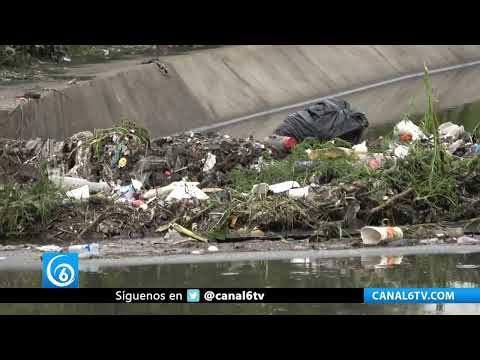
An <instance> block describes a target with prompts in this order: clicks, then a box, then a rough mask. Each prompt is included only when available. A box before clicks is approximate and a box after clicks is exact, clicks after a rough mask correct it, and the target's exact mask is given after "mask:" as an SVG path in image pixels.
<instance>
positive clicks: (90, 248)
mask: <svg viewBox="0 0 480 360" xmlns="http://www.w3.org/2000/svg"><path fill="white" fill-rule="evenodd" d="M68 251H70V252H76V253H78V257H79V258H90V257H96V256H100V247H99V245H98V244H84V245H72V246H69V247H68Z"/></svg>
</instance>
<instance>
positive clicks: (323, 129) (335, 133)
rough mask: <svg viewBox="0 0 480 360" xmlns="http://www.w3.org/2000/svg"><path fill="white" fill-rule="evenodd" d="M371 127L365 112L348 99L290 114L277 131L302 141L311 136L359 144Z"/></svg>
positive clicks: (328, 101) (281, 134)
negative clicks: (353, 105)
mask: <svg viewBox="0 0 480 360" xmlns="http://www.w3.org/2000/svg"><path fill="white" fill-rule="evenodd" d="M367 127H368V119H367V117H366V116H365V114H363V113H360V112H356V111H354V110H352V109H351V107H350V104H349V103H348V102H346V101H345V100H341V99H330V100H324V101H321V102H319V103H316V104H314V105H312V106H310V107H308V108H306V109H305V110H302V111H298V112H295V113H293V114H290V115H288V117H287V119H286V120H285V121H284V122H283V123H282V125H280V126H279V127H278V128H277V129H276V130H275V131H274V134H276V135H280V136H290V137H294V138H295V139H297V141H298V142H302V141H303V140H305V139H306V138H308V137H311V138H317V139H320V140H324V141H328V140H332V139H335V138H340V139H343V140H346V141H348V142H350V143H352V144H358V143H359V142H360V140H361V138H362V134H363V132H364V130H365V129H366V128H367Z"/></svg>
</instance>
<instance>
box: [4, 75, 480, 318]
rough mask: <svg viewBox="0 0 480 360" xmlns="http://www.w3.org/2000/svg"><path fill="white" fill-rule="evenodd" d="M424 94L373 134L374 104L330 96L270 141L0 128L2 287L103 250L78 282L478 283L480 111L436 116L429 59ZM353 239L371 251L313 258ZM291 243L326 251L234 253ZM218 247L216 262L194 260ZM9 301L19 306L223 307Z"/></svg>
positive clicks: (121, 126)
mask: <svg viewBox="0 0 480 360" xmlns="http://www.w3.org/2000/svg"><path fill="white" fill-rule="evenodd" d="M425 90H426V96H427V99H428V101H427V108H426V109H425V113H424V114H423V115H422V116H415V115H405V117H404V118H402V119H399V121H397V122H395V123H393V124H391V125H390V126H389V127H388V129H385V130H381V131H382V133H381V134H379V133H378V131H379V130H378V129H373V130H374V131H373V132H371V133H370V134H368V136H367V137H365V130H367V128H368V125H369V124H368V114H364V113H363V112H357V111H356V110H355V109H352V108H351V107H350V104H349V103H347V102H345V101H343V100H341V99H331V100H326V101H323V102H320V103H318V104H315V105H313V106H310V107H308V108H306V109H305V110H304V111H300V112H297V113H294V114H291V116H288V117H287V119H286V120H285V121H284V123H283V124H282V125H281V126H280V127H279V128H277V129H272V136H270V137H269V138H265V139H264V140H262V141H261V140H258V139H254V138H253V137H251V138H246V139H245V138H234V137H230V136H228V135H221V134H217V133H206V134H200V133H196V134H194V133H185V134H180V135H176V136H170V137H162V138H150V136H149V133H148V131H147V130H146V129H143V128H141V127H139V126H137V125H136V124H135V123H134V122H131V121H128V120H124V121H121V122H119V123H118V124H117V125H116V126H115V127H113V128H111V129H95V130H94V131H84V132H80V133H78V134H75V135H73V136H71V137H70V138H67V139H63V140H58V139H39V138H37V139H30V140H19V139H0V145H1V146H2V149H3V153H2V157H1V158H0V161H1V162H0V170H1V172H0V195H1V196H0V202H1V203H0V212H1V213H0V269H2V271H1V272H0V287H37V286H39V285H40V280H41V279H40V278H41V273H40V272H39V271H38V268H39V266H40V263H41V261H40V259H41V256H42V254H43V253H44V252H51V251H55V252H58V251H60V252H61V251H75V252H80V258H81V259H82V258H94V259H89V261H90V262H89V263H88V266H87V267H85V266H84V267H83V270H84V271H83V272H82V273H81V280H80V287H188V286H195V287H231V286H232V284H234V285H235V287H239V286H241V287H257V288H261V287H373V286H376V287H382V286H385V287H400V286H403V287H405V286H412V287H446V286H452V287H462V286H478V274H479V273H478V271H479V270H478V269H477V267H478V265H479V264H480V262H479V258H478V256H479V255H476V254H472V253H475V252H480V236H479V234H480V217H479V216H478V213H479V210H480V198H479V193H480V192H479V191H480V136H479V135H480V129H479V127H478V126H477V125H478V117H477V114H478V113H479V111H478V106H477V105H476V104H470V105H466V106H464V107H462V108H461V109H452V110H449V111H447V112H446V113H442V114H438V115H437V114H436V113H435V111H434V104H433V103H434V101H433V95H432V89H431V87H430V83H429V78H428V70H427V69H426V71H425ZM476 109H477V110H476ZM319 119H320V120H321V121H319ZM319 124H320V125H319ZM442 246H444V248H445V249H446V250H445V252H448V251H450V253H451V255H415V251H413V252H412V251H410V252H408V254H407V255H405V254H403V255H405V256H403V257H402V256H389V257H382V256H378V257H372V256H368V255H366V256H363V257H361V258H360V255H361V253H362V252H361V250H369V249H372V248H373V249H378V250H379V252H380V253H379V254H376V255H384V254H382V249H385V250H387V249H392V248H399V249H401V248H405V249H406V248H407V247H408V248H415V247H418V248H421V247H432V248H437V249H438V248H440V249H441V248H442ZM455 247H457V248H456V249H457V250H455ZM465 247H467V248H468V250H465V251H464V252H463V250H462V249H465ZM447 248H448V249H449V250H448V251H447ZM341 250H343V251H347V252H348V251H351V252H355V251H358V253H357V254H353V255H352V254H351V253H350V254H349V255H346V254H347V253H345V255H346V256H348V257H347V258H343V259H342V258H335V259H333V258H331V259H330V258H329V256H328V255H325V254H324V255H322V259H315V253H316V252H320V251H323V252H325V251H332V252H334V251H341ZM281 251H290V252H292V255H291V256H290V258H295V255H294V254H293V252H295V251H297V252H299V253H300V252H302V253H305V252H311V253H312V255H311V256H305V257H303V256H302V258H300V259H296V260H295V261H293V262H292V261H291V259H285V258H283V259H282V260H269V259H268V256H267V257H266V258H264V260H261V261H260V260H258V259H254V260H252V261H249V262H238V261H237V262H226V261H230V260H229V258H228V255H229V254H242V253H248V252H257V253H268V252H272V254H273V253H275V252H281ZM439 252H440V253H441V251H434V253H436V254H438V253H439ZM212 253H215V255H217V258H216V262H215V263H208V262H203V261H201V260H196V259H195V257H198V258H201V257H202V256H204V257H207V256H210V255H212ZM364 254H365V253H364ZM424 254H429V252H428V251H427V252H424ZM430 254H432V252H430ZM467 254H468V255H467ZM186 255H188V256H190V257H193V258H192V259H191V261H189V264H166V263H164V264H158V265H153V264H150V265H146V264H144V266H128V261H126V262H125V263H124V264H123V265H122V264H121V262H119V263H117V265H120V267H119V266H117V267H109V266H106V267H102V266H103V265H105V264H106V263H105V261H107V265H108V261H109V260H115V261H116V260H119V259H120V260H121V259H129V258H130V259H131V258H142V257H143V258H154V257H159V256H160V257H166V256H186ZM222 256H224V257H223V258H222ZM336 256H339V255H336ZM350 256H353V257H350ZM96 258H100V259H97V260H99V262H95V260H96ZM273 258H274V256H273ZM92 260H93V262H92ZM25 264H33V266H25ZM80 265H81V269H82V260H81V261H80ZM83 265H86V263H84V264H83ZM22 267H23V269H22ZM0 308H1V311H2V312H6V313H14V312H17V311H18V312H24V311H27V312H32V313H35V312H41V313H48V312H49V311H52V312H59V311H60V312H61V311H65V312H78V313H129V312H143V313H158V312H160V313H161V312H169V313H175V312H178V313H189V312H192V313H208V312H209V311H210V310H209V309H213V307H209V306H208V305H207V306H202V307H200V308H193V307H189V306H187V305H173V304H169V305H168V306H167V305H162V306H159V305H141V306H139V305H136V306H135V308H133V307H131V306H129V305H128V304H126V305H115V306H113V305H108V306H107V305H105V306H98V307H97V306H95V307H93V306H88V305H78V306H77V305H75V306H74V305H61V306H60V305H35V306H33V305H15V306H11V307H0ZM220 308H222V309H224V310H225V312H227V311H228V312H231V313H289V314H290V313H293V314H294V313H312V312H313V313H358V312H360V313H377V312H379V313H392V312H393V313H395V312H398V313H432V312H439V311H440V312H441V311H447V312H448V311H452V312H468V311H471V310H472V308H468V307H460V306H458V307H448V308H447V307H446V306H444V307H434V308H433V309H432V308H431V307H429V306H402V307H395V306H388V310H387V307H385V308H384V307H379V306H370V307H362V308H360V307H358V306H353V305H348V306H347V305H340V304H338V305H321V306H320V305H311V306H306V307H305V306H303V305H302V306H301V307H300V306H296V305H288V306H287V305H282V306H275V305H251V306H250V305H249V306H244V305H242V307H238V306H236V305H226V304H222V305H221V306H220V305H218V304H216V305H215V311H216V312H218V309H220ZM212 311H213V310H212Z"/></svg>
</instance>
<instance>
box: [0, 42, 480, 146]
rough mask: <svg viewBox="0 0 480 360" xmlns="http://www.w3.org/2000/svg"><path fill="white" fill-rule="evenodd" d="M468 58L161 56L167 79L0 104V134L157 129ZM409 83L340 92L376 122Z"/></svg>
mask: <svg viewBox="0 0 480 360" xmlns="http://www.w3.org/2000/svg"><path fill="white" fill-rule="evenodd" d="M474 60H480V46H478V45H465V46H459V45H452V46H445V45H442V46H433V45H432V46H425V45H421V46H417V45H405V46H398V45H397V46H388V45H381V46H373V45H363V46H362V45H352V46H324V45H256V46H229V47H224V48H219V49H214V50H205V51H198V52H194V53H190V54H185V55H179V56H173V57H166V58H164V59H162V61H163V62H164V63H166V64H167V65H168V67H169V75H168V76H165V75H164V74H163V73H162V72H161V71H159V69H158V67H157V66H156V65H155V64H149V65H138V64H136V65H132V66H128V67H126V68H124V69H118V71H114V72H113V71H109V72H108V73H105V74H104V73H100V74H97V76H96V78H95V79H93V80H89V81H85V82H81V83H79V84H77V85H75V86H70V87H67V86H65V87H64V88H63V89H60V92H59V91H53V92H50V93H49V94H48V95H46V96H44V97H42V98H41V99H39V100H32V101H30V102H29V103H28V104H25V105H23V106H22V109H19V108H17V109H16V110H15V111H13V109H12V108H10V109H3V110H0V132H1V136H7V137H22V138H29V137H34V136H41V137H56V138H62V137H65V136H68V135H71V134H73V133H75V132H77V131H80V130H85V129H93V128H95V127H97V128H98V127H109V126H111V125H112V124H114V123H115V122H116V121H118V120H120V119H122V118H128V119H130V120H133V121H136V122H138V123H139V124H141V125H143V126H145V127H147V128H148V129H149V130H150V131H151V133H152V135H153V136H165V135H170V134H173V133H176V132H180V131H184V130H189V129H194V128H199V127H203V126H207V125H212V124H216V123H221V122H223V121H226V120H229V119H232V118H235V117H240V116H244V115H249V114H254V113H256V112H260V111H264V110H268V109H272V108H275V107H279V106H284V105H289V104H293V103H297V102H302V101H306V100H308V99H313V98H316V97H321V96H327V95H330V94H333V93H337V92H341V91H344V90H349V89H354V88H356V87H360V86H363V85H367V84H371V83H374V82H378V81H382V80H386V79H390V78H394V77H399V76H402V75H406V74H411V73H415V72H419V71H422V69H423V64H424V62H425V63H427V64H428V66H429V67H430V68H432V69H433V68H440V67H445V66H449V65H455V64H461V63H465V62H469V61H474ZM452 74H453V73H452ZM469 74H470V75H469V76H473V75H477V73H476V72H473V73H469ZM439 76H440V75H439ZM444 76H446V75H444ZM464 76H465V75H464ZM473 82H474V79H473V78H470V79H469V78H468V77H461V78H456V77H455V76H453V75H452V77H451V78H448V76H446V77H445V81H444V82H442V83H441V85H442V86H445V87H446V90H442V94H443V95H442V97H445V98H448V99H450V100H451V99H452V97H453V98H455V102H456V101H457V100H456V99H457V98H462V101H464V99H465V97H466V96H467V95H468V96H470V97H472V96H474V95H477V94H480V93H479V92H476V91H477V87H476V86H473V85H472V83H473ZM458 83H460V84H464V85H465V89H464V90H462V91H461V92H460V93H459V86H457V87H456V88H453V89H454V90H452V87H451V85H452V84H453V85H455V84H458ZM412 84H414V85H411V86H412V87H409V86H410V85H409V86H404V85H402V86H400V85H398V86H399V87H398V88H397V87H395V85H392V87H391V88H388V87H383V88H382V89H377V90H368V91H365V92H363V93H362V94H361V95H352V96H353V97H351V98H348V97H347V99H348V100H350V101H351V102H352V105H353V106H354V107H357V108H360V109H361V110H362V111H364V112H366V113H367V116H369V118H370V120H371V124H372V125H375V124H376V123H379V122H381V121H382V119H383V118H384V117H385V116H386V115H387V114H389V115H392V114H393V113H394V112H401V111H403V110H404V105H403V104H404V102H405V99H407V101H406V104H405V106H407V107H408V99H409V98H410V97H411V96H415V95H417V94H419V92H418V91H417V90H415V91H413V93H411V90H412V89H417V88H418V80H413V83H412ZM437 85H438V84H436V83H434V86H436V87H437ZM449 88H450V90H448V89H449ZM467 90H468V92H472V93H470V94H467ZM473 92H476V93H475V94H473ZM464 95H465V96H464ZM450 102H453V101H450ZM450 105H451V104H450ZM450 105H449V106H450ZM283 115H284V114H281V113H278V114H276V117H275V120H272V119H262V118H257V119H256V120H255V121H248V122H245V123H239V124H237V125H236V126H232V127H230V128H231V130H232V131H233V132H235V133H232V134H233V135H235V134H237V133H238V134H243V133H248V132H249V133H257V131H256V130H257V129H262V131H263V133H268V132H269V131H270V130H271V124H276V123H278V122H279V121H280V119H281V116H283ZM227 130H228V129H226V130H225V131H227ZM263 133H262V135H263ZM259 134H260V132H258V134H256V135H259Z"/></svg>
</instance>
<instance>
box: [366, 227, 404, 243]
mask: <svg viewBox="0 0 480 360" xmlns="http://www.w3.org/2000/svg"><path fill="white" fill-rule="evenodd" d="M360 235H361V237H362V242H363V243H364V244H365V245H378V244H379V243H380V242H382V241H392V240H400V239H403V231H402V229H400V228H399V227H392V226H365V227H363V228H362V230H361V231H360Z"/></svg>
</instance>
